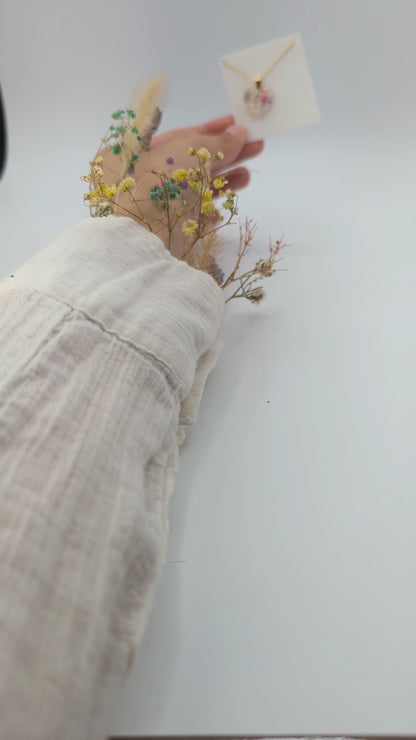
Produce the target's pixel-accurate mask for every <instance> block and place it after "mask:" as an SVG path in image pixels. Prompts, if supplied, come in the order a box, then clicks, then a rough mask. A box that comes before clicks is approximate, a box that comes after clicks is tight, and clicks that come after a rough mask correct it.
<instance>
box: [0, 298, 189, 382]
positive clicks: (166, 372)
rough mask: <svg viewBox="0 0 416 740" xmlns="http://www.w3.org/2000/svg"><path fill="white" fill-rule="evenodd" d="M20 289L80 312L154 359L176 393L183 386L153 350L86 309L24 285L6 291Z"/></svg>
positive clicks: (141, 353) (137, 350)
mask: <svg viewBox="0 0 416 740" xmlns="http://www.w3.org/2000/svg"><path fill="white" fill-rule="evenodd" d="M21 291H24V292H27V293H35V294H36V295H40V296H46V297H47V298H51V299H52V300H54V301H56V303H59V304H60V305H62V306H66V307H67V308H69V309H70V310H71V311H73V312H75V313H80V314H81V315H82V316H83V317H84V318H85V319H86V320H87V321H89V322H91V323H92V324H94V326H98V328H99V329H101V331H103V332H104V333H105V334H108V336H111V337H115V338H116V339H118V341H119V342H121V343H122V344H125V345H127V346H128V347H130V348H131V349H133V350H135V351H136V352H138V353H139V354H140V355H144V356H147V357H148V358H151V359H152V360H154V362H156V363H157V365H158V366H159V369H160V370H161V372H162V373H163V375H164V376H165V377H166V380H167V381H168V383H169V385H171V386H173V385H174V384H173V383H172V378H173V379H174V380H175V381H176V383H177V385H178V388H176V389H175V390H176V393H178V391H179V388H180V387H182V386H183V381H182V380H181V379H180V378H178V376H177V375H176V373H175V372H174V371H173V370H172V368H170V367H169V365H167V364H166V363H165V362H164V360H162V359H161V358H160V357H158V356H157V355H156V354H154V352H151V351H150V350H148V349H146V348H145V347H141V346H140V345H139V344H136V343H135V342H133V341H132V340H131V339H129V338H128V337H123V336H122V335H121V334H119V333H118V332H117V331H115V330H112V329H109V328H108V327H107V326H106V325H105V323H104V322H103V321H101V320H100V319H98V318H96V317H95V316H92V315H91V314H90V313H88V311H85V309H82V308H78V307H77V306H73V305H72V304H71V303H68V302H67V301H64V300H62V299H61V298H57V297H56V296H54V295H52V294H51V293H46V292H45V291H42V290H36V288H27V287H26V286H22V288H17V287H16V288H8V289H7V292H10V293H19V292H21Z"/></svg>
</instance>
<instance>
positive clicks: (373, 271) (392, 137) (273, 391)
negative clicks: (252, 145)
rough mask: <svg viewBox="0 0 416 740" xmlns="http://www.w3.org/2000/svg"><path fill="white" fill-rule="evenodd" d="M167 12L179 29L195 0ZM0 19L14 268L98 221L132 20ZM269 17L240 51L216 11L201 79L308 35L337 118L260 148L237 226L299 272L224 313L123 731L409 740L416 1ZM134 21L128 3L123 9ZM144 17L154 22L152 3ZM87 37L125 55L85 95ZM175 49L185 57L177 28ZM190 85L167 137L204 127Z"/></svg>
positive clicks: (6, 216)
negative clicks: (98, 169)
mask: <svg viewBox="0 0 416 740" xmlns="http://www.w3.org/2000/svg"><path fill="white" fill-rule="evenodd" d="M160 3H161V6H162V10H163V11H164V12H165V13H166V14H168V16H169V13H171V16H169V18H170V20H172V19H173V16H174V15H175V13H176V14H177V21H178V24H180V23H181V22H185V21H184V18H185V16H186V14H187V13H188V14H189V13H190V12H191V10H192V8H194V7H195V6H196V5H199V9H201V8H202V5H203V4H201V3H200V2H199V0H198V2H193V3H189V2H188V0H183V1H182V2H181V3H180V4H179V3H178V4H170V3H167V2H165V0H160ZM160 3H159V5H160ZM107 4H108V3H107ZM6 5H7V6H8V8H7V11H8V14H9V18H11V30H10V32H9V33H8V34H7V38H6V37H5V38H4V39H3V40H4V43H3V45H2V46H0V62H1V63H2V64H3V69H4V75H3V88H4V92H5V98H6V109H7V112H8V119H9V125H10V135H11V141H10V154H9V163H8V170H7V171H6V176H5V178H4V179H3V181H2V182H0V260H1V261H0V268H1V269H0V273H1V275H2V276H3V275H6V274H8V273H9V271H11V270H12V269H13V267H16V266H17V265H18V264H19V263H20V262H22V261H23V260H24V259H25V258H27V257H28V256H30V254H32V253H33V251H35V250H36V249H37V248H38V247H40V246H42V245H43V244H44V243H46V242H48V241H49V240H50V239H51V238H52V237H53V236H54V235H55V234H56V233H58V232H59V231H60V230H61V229H62V228H65V227H66V226H67V225H69V224H70V223H72V222H73V221H75V220H77V219H78V218H81V217H83V216H85V210H84V208H83V206H82V204H81V201H82V192H83V187H82V184H80V182H79V180H78V179H77V178H78V175H80V174H83V172H85V169H86V166H87V164H86V163H87V161H88V157H89V156H90V154H91V149H92V148H93V147H94V146H95V143H96V140H97V137H99V135H100V134H101V132H102V130H103V129H105V125H106V120H107V119H106V118H105V117H104V111H106V112H107V111H108V110H109V111H111V110H113V109H114V107H117V106H120V105H121V104H122V103H123V101H122V100H121V99H120V96H121V95H124V94H125V91H126V90H130V89H131V87H132V79H135V80H136V79H138V78H139V77H140V76H141V72H142V71H143V70H140V69H137V67H136V68H135V69H134V70H133V71H132V66H131V64H130V66H129V65H127V63H126V65H125V66H123V65H124V62H123V59H124V57H123V55H122V53H121V51H120V50H121V49H122V42H123V43H124V41H123V39H124V35H123V34H124V30H123V25H122V21H121V20H120V19H118V18H117V19H116V20H114V16H113V17H112V18H113V20H112V23H110V20H111V18H110V16H108V15H107V20H103V19H102V18H104V14H100V12H99V9H100V8H101V9H102V7H103V6H102V3H101V4H98V3H97V2H95V0H94V2H91V3H90V4H89V5H88V6H85V4H82V7H81V3H75V5H76V6H77V8H78V10H79V18H81V17H82V22H81V21H80V20H79V18H78V17H77V16H76V14H74V13H73V12H72V11H71V13H70V12H69V9H68V8H67V9H66V11H65V13H66V15H65V19H64V22H63V21H62V23H61V20H60V13H61V12H62V13H63V10H62V8H59V7H58V6H59V4H58V5H57V4H56V3H52V2H43V3H41V6H42V7H43V8H44V9H47V10H48V14H47V20H48V24H49V25H48V26H47V30H45V29H46V26H45V24H44V23H43V22H41V21H39V22H38V21H36V18H35V9H34V8H35V5H36V4H34V6H33V9H32V10H29V6H28V10H27V13H28V24H27V26H26V25H23V27H21V25H20V20H19V12H18V8H17V6H15V4H14V3H12V2H11V0H10V2H9V0H7V2H6ZM108 5H109V4H108ZM173 5H174V6H175V9H176V10H175V12H174V11H173V10H169V9H172V7H173ZM259 5H260V6H261V8H260V9H261V10H262V12H263V21H264V23H265V25H264V27H263V30H262V27H261V24H260V20H258V16H257V14H256V15H255V16H253V18H252V21H253V24H254V25H253V28H254V31H255V32H254V31H253V29H250V27H249V25H250V24H249V22H248V20H247V19H246V20H245V21H244V23H245V25H244V26H242V29H240V30H236V29H235V28H234V27H233V28H234V31H233V34H234V35H231V36H230V37H229V40H228V42H227V38H228V37H227V33H228V31H230V29H231V27H232V18H233V14H235V13H236V12H237V11H238V7H239V3H237V2H234V0H229V2H228V4H227V3H226V4H225V5H224V4H223V3H221V7H222V8H223V16H221V18H222V21H221V24H218V22H217V23H216V19H217V20H218V17H219V15H218V14H219V12H220V4H219V3H218V2H215V3H213V4H211V6H210V7H211V8H212V9H213V10H215V13H216V15H215V13H214V17H213V18H212V17H211V16H210V15H209V14H208V16H207V17H206V18H205V21H204V22H205V23H206V24H207V25H206V29H205V31H206V34H207V35H210V38H212V39H213V40H214V41H213V47H212V48H208V46H207V44H203V43H202V42H201V41H200V48H201V59H200V60H199V62H198V63H195V65H196V66H195V69H196V72H195V74H200V73H201V70H200V67H201V65H202V66H204V65H205V66H204V69H207V68H208V67H207V66H206V65H208V64H209V60H210V59H211V63H212V56H214V57H215V56H219V55H221V54H225V53H227V52H231V51H234V50H237V49H239V48H244V46H248V45H250V44H253V43H260V42H261V41H265V40H268V39H271V38H273V37H274V36H276V37H277V36H279V35H282V36H283V35H285V34H287V33H290V32H293V31H297V30H299V31H300V32H301V33H302V34H303V35H304V38H305V41H306V43H305V46H306V51H307V54H308V55H309V58H310V61H311V67H312V72H313V76H314V79H315V84H316V87H317V95H318V101H319V102H320V105H321V108H322V112H323V119H322V123H321V124H320V125H319V126H316V127H311V128H309V129H305V130H302V131H294V132H291V133H289V134H285V135H284V136H281V137H278V138H276V139H273V140H270V141H269V142H267V148H266V152H265V154H264V155H262V156H261V157H260V158H259V159H258V160H256V161H255V162H253V163H252V165H251V167H252V170H253V175H252V177H253V185H252V187H251V188H250V189H249V190H247V191H245V192H244V193H242V194H241V198H240V212H241V215H242V216H244V215H248V216H252V217H253V218H255V219H256V220H257V221H258V222H259V231H258V237H257V240H256V244H257V247H256V249H257V251H256V255H255V257H254V259H257V258H258V256H260V255H261V254H262V249H261V247H262V245H263V244H264V248H265V249H267V245H268V238H269V235H270V236H272V237H275V238H278V237H281V236H282V234H283V233H284V235H285V239H286V241H287V242H289V243H290V247H288V248H287V249H285V250H284V251H283V252H282V261H281V262H280V265H279V266H280V267H281V268H284V269H285V271H284V272H280V273H278V274H277V275H276V276H274V277H273V278H271V279H269V280H268V281H266V283H265V287H266V289H267V293H268V297H267V300H266V301H265V302H264V303H263V304H262V305H261V306H259V307H257V308H255V307H254V306H251V304H249V303H248V302H247V305H245V302H244V301H232V302H231V303H230V304H228V307H227V312H226V317H225V321H224V325H223V329H222V336H223V339H224V342H225V346H224V349H223V352H222V355H221V357H220V359H219V362H218V365H217V367H216V368H215V370H214V371H213V373H212V375H211V377H210V378H209V381H208V384H207V387H206V390H205V394H204V397H203V400H202V403H201V407H200V413H199V417H198V422H197V424H196V426H195V427H194V429H193V430H192V431H191V432H190V433H189V435H188V438H187V440H186V443H185V445H184V447H183V449H182V454H181V461H180V470H179V474H178V476H177V481H176V489H175V493H174V495H173V498H172V500H171V506H170V519H171V524H172V531H171V534H170V541H169V550H168V561H169V562H168V564H167V565H166V568H165V571H164V574H163V578H162V581H161V583H160V588H159V591H158V595H157V599H156V603H155V606H154V610H153V612H152V615H151V619H150V623H149V625H148V629H147V631H146V634H145V637H144V641H143V643H142V645H141V648H140V651H139V653H138V655H137V659H136V661H135V663H134V665H133V668H132V671H131V673H130V676H129V677H128V679H127V682H126V684H125V686H124V687H123V689H122V691H121V693H120V696H119V697H118V698H117V701H116V703H115V705H114V707H113V712H112V728H111V730H112V734H113V735H114V736H121V735H123V736H129V735H130V736H132V737H133V736H144V735H190V736H193V737H194V736H196V735H203V734H215V735H219V736H221V737H224V736H226V735H228V734H229V735H231V734H235V735H237V734H240V735H249V734H257V735H258V734H264V735H266V734H268V735H270V734H275V735H283V736H293V735H312V734H318V735H325V734H327V735H343V736H348V735H357V736H363V735H387V734H390V735H394V736H396V737H397V736H398V735H401V734H402V735H411V734H415V732H416V708H415V688H416V676H415V672H416V671H415V666H416V641H415V638H414V630H415V628H414V625H415V622H416V597H415V588H414V584H415V577H416V539H415V531H416V470H415V461H414V458H415V455H414V443H415V426H416V422H415V393H414V384H415V375H416V340H415V331H414V326H415V318H416V290H415V288H416V217H415V185H416V183H415V179H416V176H415V172H416V154H415V151H416V150H415V133H414V132H415V123H416V104H415V96H414V86H413V71H412V70H413V69H414V63H415V61H416V52H415V43H414V29H415V20H416V7H415V5H414V4H412V3H411V2H410V3H409V2H405V1H404V0H399V1H398V2H397V3H396V2H394V3H393V2H390V3H389V2H388V1H387V0H383V2H378V3H376V2H374V1H373V0H368V2H367V3H366V4H365V5H363V4H362V3H359V2H357V1H356V0H354V1H353V0H351V2H336V3H328V2H326V0H313V2H311V3H302V2H300V0H299V1H298V0H296V2H295V1H293V2H292V3H291V4H288V3H284V2H282V1H281V0H276V2H275V3H268V2H266V0H262V2H261V3H260V4H259ZM289 5H290V9H289ZM36 7H37V8H38V7H39V6H38V5H36ZM71 7H72V6H71ZM134 7H135V4H134V3H132V2H130V0H129V1H128V2H127V1H126V2H125V8H128V9H129V11H130V12H131V13H133V10H134ZM137 7H140V8H141V9H142V11H143V12H144V8H145V7H146V8H147V7H148V5H147V4H144V3H138V4H137ZM152 7H153V6H152ZM37 12H38V13H39V12H40V11H39V10H38V11H37ZM81 12H82V16H81ZM146 12H148V13H153V16H151V18H153V21H154V20H155V18H156V14H157V12H159V11H157V8H156V7H155V8H153V9H152V10H148V11H146ZM30 13H32V14H33V18H32V17H31V16H30ZM274 14H275V16H276V17H275V21H276V22H275V25H274V26H272V25H271V19H272V16H273V17H274ZM29 16H30V17H29ZM254 19H255V20H254ZM135 20H136V22H137V28H138V29H142V28H145V24H144V25H143V24H142V25H140V23H139V20H140V17H139V16H137V17H136V18H135ZM35 21H36V23H37V25H36V28H35ZM277 21H279V23H277ZM166 22H167V21H166ZM267 23H268V24H269V25H267ZM59 24H61V25H59ZM94 24H98V25H97V26H96V28H97V32H96V33H95V34H91V33H90V31H91V29H92V28H93V26H94ZM117 24H118V25H117ZM224 24H225V25H224ZM227 24H228V25H227ZM58 26H59V28H61V26H62V29H63V30H62V33H61V35H59V34H58V35H56V34H55V35H54V29H55V30H56V29H57V28H58ZM94 27H95V26H94ZM272 28H273V29H275V28H276V32H274V30H273V31H272V30H271V29H272ZM79 29H81V30H79ZM129 29H130V26H129ZM354 29H356V30H357V32H356V33H355V31H354ZM35 31H36V33H35ZM64 31H65V33H64ZM216 31H217V32H218V39H219V40H218V39H217V36H216V35H215V33H216ZM129 32H130V30H129ZM140 33H142V41H143V43H145V42H146V38H145V36H146V34H145V32H144V31H143V30H140ZM253 33H254V35H253ZM112 34H114V38H115V41H114V44H115V47H114V49H115V50H116V51H117V54H116V51H114V49H112V50H111V48H110V44H109V41H110V37H111V39H113V36H112ZM262 34H263V35H262ZM18 35H19V38H20V39H21V41H22V43H24V46H25V49H26V52H27V54H29V52H33V53H32V55H31V59H32V62H31V64H30V65H29V64H27V63H26V62H25V63H24V61H23V57H22V59H20V57H14V65H9V66H7V65H5V64H4V62H5V60H6V61H7V59H9V58H10V55H11V51H10V50H9V52H7V48H8V47H7V44H9V46H10V45H11V46H13V43H14V40H15V37H16V38H17V37H18ZM97 39H99V40H100V44H101V45H102V44H103V45H104V47H105V48H106V49H107V50H108V49H109V48H110V61H111V64H110V62H108V63H107V67H105V69H106V70H107V78H105V79H104V77H103V78H101V77H97V79H96V86H95V88H94V94H93V93H92V92H91V86H90V88H89V87H88V84H87V83H88V80H87V79H86V78H85V74H84V73H85V65H86V63H87V61H88V62H91V61H92V57H93V56H94V54H96V52H97V50H98V47H97V44H98V41H97ZM215 39H217V40H216V41H215ZM326 42H328V43H327V45H325V44H326ZM192 43H194V47H195V48H196V46H195V44H196V41H195V39H194V41H193V42H192ZM149 44H150V42H149ZM163 44H164V46H163ZM163 44H162V48H163V49H166V48H167V49H168V52H169V51H170V52H171V53H172V55H174V54H175V53H177V54H180V53H182V52H181V51H180V49H179V51H178V47H177V45H176V43H175V38H174V37H173V39H171V38H170V35H169V34H168V33H166V34H165V35H164V36H163ZM13 48H14V47H13ZM123 48H124V47H123ZM128 48H129V50H131V45H130V46H129V47H128ZM181 48H182V47H181ZM74 49H76V53H75V52H74ZM149 49H150V45H149ZM151 49H153V46H152V47H151ZM5 50H6V51H5ZM182 51H183V50H182ZM6 52H7V54H8V56H7V54H6ZM58 52H59V53H58ZM168 52H166V53H164V54H162V56H163V59H162V62H163V61H164V62H165V66H167V65H168V63H169V53H168ZM129 53H131V51H129ZM150 53H153V52H150V51H149V54H150ZM183 53H184V52H183ZM42 54H44V55H45V60H44V61H43V62H42V64H41V62H40V61H39V59H41V55H42ZM48 54H49V56H52V58H53V59H54V62H55V64H54V65H50V63H49V57H48ZM154 54H155V55H156V57H157V53H156V51H155V52H154ZM53 55H55V56H53ZM117 55H118V56H117ZM47 57H48V58H47ZM27 58H28V57H27V55H26V56H25V59H27ZM46 58H47V59H46ZM116 58H117V59H119V69H118V71H117V68H116V62H115V61H114V60H115V59H116ZM154 58H155V57H151V62H147V67H146V65H144V71H143V74H144V75H145V72H146V70H147V68H148V67H150V66H151V64H152V65H153V67H155V66H156V65H155V64H154ZM172 58H173V59H176V57H175V56H173V57H172ZM178 58H179V57H178ZM195 58H197V57H195ZM62 59H64V62H62ZM19 60H20V61H19ZM86 60H87V61H86ZM120 60H121V61H120ZM130 61H131V60H130ZM104 64H105V62H104ZM198 64H199V66H198ZM42 65H43V66H42ZM62 65H63V66H62ZM65 65H66V66H65ZM127 67H128V69H127ZM88 68H89V69H91V67H88ZM180 70H181V67H180V65H179V67H178V68H177V69H176V72H175V70H173V68H172V77H173V83H172V85H173V88H174V89H175V85H176V84H178V85H179V83H176V82H175V80H180V85H182V84H183V85H185V82H186V80H184V79H183V77H182V76H181V71H180ZM198 70H199V72H198ZM149 71H150V70H149ZM64 72H66V76H65V75H64ZM190 74H192V70H191V71H190ZM48 75H49V77H48ZM71 75H72V76H71ZM123 75H124V76H123ZM126 75H127V77H128V79H127V81H126ZM175 75H176V76H175ZM331 75H332V76H331ZM217 77H218V79H216V81H215V86H218V84H219V82H218V81H219V73H218V75H217ZM45 79H46V81H45ZM62 80H64V82H65V85H63V84H62ZM58 82H59V85H60V87H59V88H58V87H57V85H58ZM36 85H37V86H38V87H36ZM54 85H55V87H54ZM83 85H84V87H83ZM106 85H107V86H108V87H106ZM117 85H118V86H119V88H120V89H118V88H117ZM180 85H179V93H180V92H181V91H182V92H183V95H182V97H181V95H179V98H178V97H176V98H175V95H174V94H173V95H172V98H173V100H172V101H171V105H173V113H171V114H170V117H169V114H168V116H167V123H168V124H169V125H180V124H181V123H185V118H186V120H187V122H188V123H189V121H190V120H191V115H190V105H191V103H188V104H187V105H188V107H186V101H187V100H188V98H186V95H185V88H184V89H183V90H182V88H181V87H180ZM210 85H212V87H210ZM213 88H214V83H211V78H210V76H209V75H208V77H207V93H206V95H207V97H206V98H204V100H203V105H202V106H201V110H200V111H199V113H200V115H199V114H198V116H199V118H200V119H201V120H202V119H203V117H205V115H206V112H207V109H208V108H209V109H210V112H211V113H212V112H213V113H214V114H216V113H217V112H219V113H221V112H222V111H223V110H224V108H225V106H224V100H223V99H222V98H220V99H217V98H216V97H215V96H216V95H217V90H218V87H215V93H214V92H213ZM116 89H118V93H119V95H118V97H116V95H115V91H116ZM39 90H40V91H41V93H42V95H41V99H40V98H39V100H38V101H37V97H39V94H40V93H39ZM108 90H109V91H110V92H108ZM54 91H55V92H54ZM80 91H81V92H80ZM176 95H178V87H176ZM106 96H107V97H106ZM210 96H211V97H210ZM178 100H183V101H185V103H184V105H185V109H184V110H181V109H180V105H179V103H178ZM36 101H37V102H36ZM97 101H99V102H98V103H97ZM25 105H26V106H28V108H25ZM94 105H95V106H98V108H97V110H94V111H93V112H91V110H92V109H93V107H94ZM171 109H172V108H171ZM45 110H46V112H45ZM25 111H28V112H29V114H30V115H29V119H27V118H24V113H25ZM175 111H176V113H175ZM63 112H64V113H65V116H63V115H62V113H63ZM175 115H176V118H175ZM198 116H197V118H198ZM30 117H31V118H30ZM103 119H104V120H105V123H104V126H102V125H101V121H102V120H103ZM28 120H29V121H31V127H32V128H31V129H29V130H30V131H31V135H28V134H27V131H28V125H29V123H28ZM48 125H49V128H48ZM94 131H96V132H97V135H95V134H94ZM63 173H64V174H63ZM64 177H65V181H64V180H63V178H64ZM230 249H232V246H231V247H230ZM178 561H179V562H178Z"/></svg>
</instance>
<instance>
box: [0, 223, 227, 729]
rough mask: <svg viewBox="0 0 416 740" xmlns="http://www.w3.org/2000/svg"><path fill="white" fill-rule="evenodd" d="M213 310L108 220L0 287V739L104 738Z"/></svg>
mask: <svg viewBox="0 0 416 740" xmlns="http://www.w3.org/2000/svg"><path fill="white" fill-rule="evenodd" d="M223 311H224V299H223V294H222V291H221V290H220V288H219V287H218V286H217V285H216V283H215V282H214V280H213V279H212V278H211V277H210V276H209V275H206V274H205V273H202V272H200V271H197V270H195V269H194V268H192V267H189V266H188V265H187V264H186V263H184V262H180V261H178V260H176V259H175V258H174V257H172V256H171V255H170V254H169V253H168V252H167V250H166V249H165V248H164V246H163V244H162V242H161V241H160V240H159V239H158V238H157V237H155V236H153V235H152V234H150V233H149V232H147V231H146V230H145V229H143V228H142V227H140V226H139V225H138V224H136V223H135V222H134V221H132V220H131V219H128V218H116V217H113V216H110V217H108V218H105V219H86V220H84V221H82V222H80V223H78V224H76V225H75V226H73V227H71V228H70V229H68V230H67V231H66V232H64V233H63V234H62V235H60V236H59V237H58V238H57V239H56V240H55V241H54V242H53V243H52V244H51V245H50V246H48V247H47V248H45V249H44V250H42V251H41V252H39V253H38V254H37V255H35V256H34V257H33V258H32V259H30V260H29V261H28V262H27V263H26V264H25V265H23V266H22V267H21V268H19V269H18V270H17V271H16V272H15V273H14V276H13V277H9V278H7V279H6V280H5V281H3V283H1V285H0V357H1V365H0V366H1V375H0V506H1V520H0V738H1V740H3V738H4V740H6V738H7V740H57V739H58V738H59V740H104V738H106V737H107V733H108V717H109V714H110V710H111V705H112V702H113V699H114V696H115V694H116V692H117V689H118V688H119V686H120V685H121V683H122V681H123V678H124V677H125V675H126V672H127V671H128V668H129V666H130V663H131V659H132V656H133V654H134V651H135V649H136V647H137V645H138V643H139V640H140V637H141V635H142V633H143V629H144V627H145V624H146V620H147V618H148V614H149V609H150V608H151V605H152V599H153V596H154V591H155V587H156V584H157V582H158V578H159V575H160V571H161V568H162V566H163V563H164V559H165V545H166V538H167V532H168V522H167V505H168V500H169V496H170V494H171V492H172V489H173V484H174V476H175V470H176V466H177V460H178V446H179V445H180V444H181V442H182V441H183V439H184V437H185V433H186V429H187V428H188V427H189V426H190V425H191V424H193V423H194V421H195V418H196V415H197V411H198V405H199V402H200V398H201V395H202V392H203V389H204V385H205V382H206V379H207V377H208V375H209V373H210V371H211V370H212V368H213V367H214V365H215V363H216V360H217V357H218V354H219V352H220V350H221V342H220V340H219V339H218V338H217V335H218V331H219V328H220V325H221V320H222V316H223Z"/></svg>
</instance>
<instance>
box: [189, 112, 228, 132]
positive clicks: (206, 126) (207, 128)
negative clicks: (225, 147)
mask: <svg viewBox="0 0 416 740" xmlns="http://www.w3.org/2000/svg"><path fill="white" fill-rule="evenodd" d="M233 124H234V118H233V116H221V117H220V118H213V119H212V120H211V121H206V123H203V124H201V125H200V126H194V127H193V130H194V131H197V132H198V133H199V134H222V133H223V132H224V131H226V129H227V128H229V127H230V126H232V125H233Z"/></svg>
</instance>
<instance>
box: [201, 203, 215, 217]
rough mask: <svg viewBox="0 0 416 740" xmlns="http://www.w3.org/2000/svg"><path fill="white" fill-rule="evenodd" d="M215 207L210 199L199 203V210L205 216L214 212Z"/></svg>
mask: <svg viewBox="0 0 416 740" xmlns="http://www.w3.org/2000/svg"><path fill="white" fill-rule="evenodd" d="M216 210H217V209H216V208H215V206H214V204H213V203H212V202H210V201H205V202H203V203H202V205H201V211H202V213H205V215H206V216H210V215H212V214H213V213H215V211H216Z"/></svg>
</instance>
